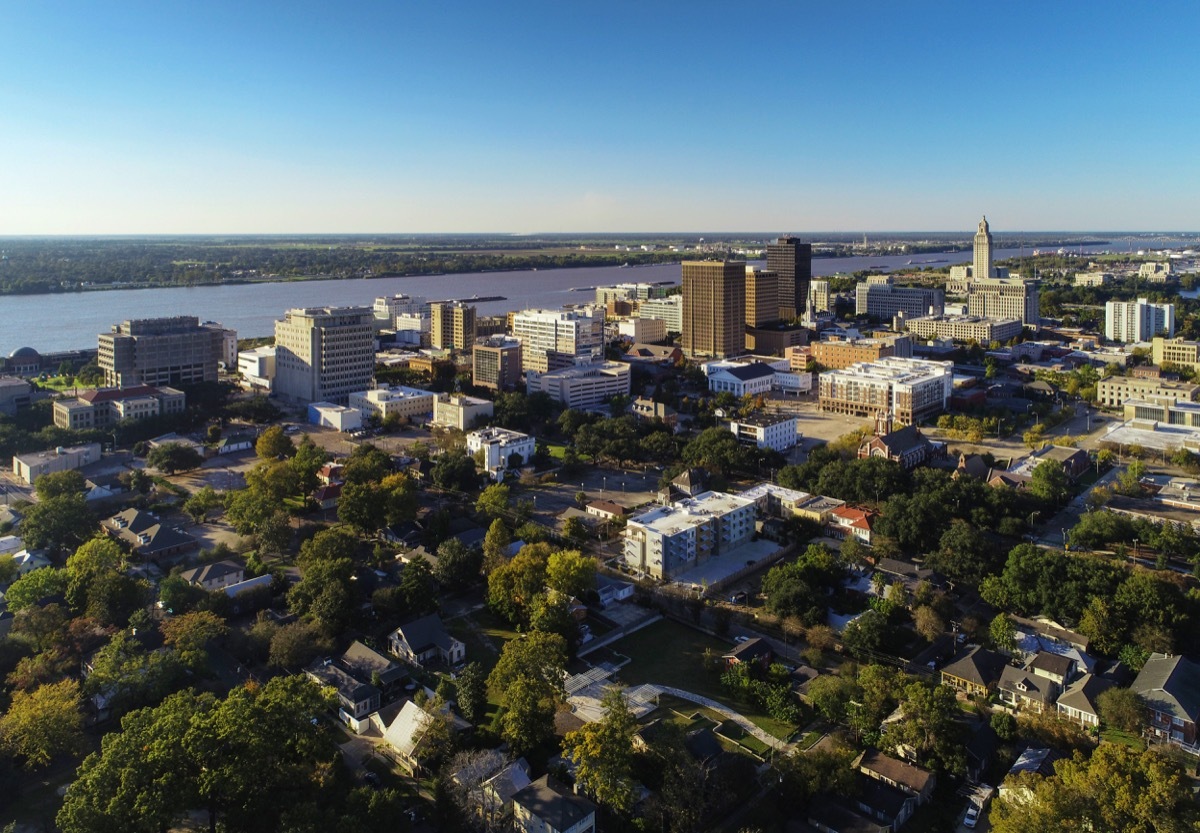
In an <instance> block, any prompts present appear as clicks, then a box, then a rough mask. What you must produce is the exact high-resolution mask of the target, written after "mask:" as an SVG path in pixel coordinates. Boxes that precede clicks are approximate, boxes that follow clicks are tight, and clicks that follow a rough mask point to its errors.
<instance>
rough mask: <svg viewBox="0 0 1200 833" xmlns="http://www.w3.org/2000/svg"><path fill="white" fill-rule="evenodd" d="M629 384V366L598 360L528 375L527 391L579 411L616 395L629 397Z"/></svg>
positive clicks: (622, 363) (526, 376)
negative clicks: (543, 394)
mask: <svg viewBox="0 0 1200 833" xmlns="http://www.w3.org/2000/svg"><path fill="white" fill-rule="evenodd" d="M629 385H630V368H629V365H628V364H625V363H624V362H595V363H592V364H581V365H577V366H575V367H565V368H563V369H562V370H552V371H550V372H549V373H527V374H526V375H525V390H526V392H528V393H531V394H532V393H539V392H543V393H548V394H549V395H550V397H551V398H553V399H554V400H555V401H557V402H561V403H563V404H564V405H566V406H567V407H568V408H574V409H576V410H583V409H586V408H595V407H596V406H598V405H602V404H604V403H605V402H607V401H608V400H610V399H612V398H613V397H614V396H628V395H629V389H630V387H629Z"/></svg>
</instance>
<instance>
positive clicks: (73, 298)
mask: <svg viewBox="0 0 1200 833" xmlns="http://www.w3.org/2000/svg"><path fill="white" fill-rule="evenodd" d="M1107 248H1109V247H1108V246H1085V247H1084V251H1085V252H1093V251H1103V250H1106V249H1107ZM1022 254H1024V255H1028V254H1029V250H1027V249H1026V250H1017V249H998V250H996V252H995V255H994V257H995V258H996V260H1003V259H1005V258H1011V257H1018V256H1020V255H1022ZM970 258H971V253H970V252H944V253H926V254H920V255H895V256H886V257H836V258H813V275H814V276H818V277H823V276H828V275H833V274H836V273H838V272H843V273H850V272H857V271H859V270H862V269H880V270H883V271H890V270H893V269H897V268H900V267H906V266H910V265H911V266H914V267H916V266H945V265H947V264H954V263H966V262H969V261H970ZM658 281H670V282H672V283H678V282H679V264H677V263H664V264H655V265H651V266H634V267H628V268H627V267H621V266H595V267H585V268H576V269H542V270H532V269H531V270H521V271H515V272H486V273H482V274H480V273H471V274H453V275H434V276H425V277H411V278H379V279H371V280H362V279H346V280H328V281H286V282H280V283H254V284H238V285H226V286H195V287H164V288H161V289H113V290H97V291H93V292H69V293H58V294H52V295H7V296H2V297H0V356H7V355H9V354H11V353H12V351H13V350H16V349H17V348H19V347H25V346H29V347H33V348H34V349H36V350H38V351H39V352H42V353H49V352H53V351H56V350H75V349H81V348H85V347H95V346H96V336H97V335H98V334H99V333H102V332H108V331H109V329H110V328H111V327H112V325H113V324H117V323H120V322H121V321H124V320H126V319H129V318H160V317H166V316H172V315H195V316H197V317H199V318H200V320H201V321H219V322H221V323H222V324H223V325H225V326H226V327H231V328H233V329H234V330H236V331H237V333H238V335H239V336H241V337H243V338H253V337H257V336H268V335H272V334H273V333H274V331H275V325H274V322H275V320H276V319H278V318H282V317H283V313H284V311H285V310H287V309H292V308H295V307H322V306H358V305H365V306H370V305H371V304H372V302H373V301H374V300H375V298H377V297H379V296H381V295H395V294H398V293H405V294H407V295H420V296H424V297H426V298H429V299H430V300H441V299H447V298H462V299H469V298H471V297H472V296H475V295H478V296H485V297H486V296H496V295H499V296H503V297H504V298H505V299H506V300H504V301H486V302H482V303H479V304H477V305H476V307H477V309H478V312H479V313H480V314H481V315H494V314H499V313H503V312H507V311H508V310H514V309H528V308H531V307H544V308H552V309H553V308H558V307H561V306H562V305H563V304H570V303H583V302H586V301H590V300H592V299H593V298H594V297H595V295H594V293H592V292H590V291H572V290H573V289H583V288H587V287H596V286H609V285H611V284H616V283H629V282H639V283H654V282H658Z"/></svg>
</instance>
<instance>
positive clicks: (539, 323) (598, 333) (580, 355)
mask: <svg viewBox="0 0 1200 833" xmlns="http://www.w3.org/2000/svg"><path fill="white" fill-rule="evenodd" d="M512 332H513V335H514V336H516V337H517V338H518V339H520V341H521V370H523V371H531V370H532V371H534V372H536V373H545V372H547V371H549V370H560V369H561V368H564V367H571V366H572V365H575V364H581V363H583V364H586V363H587V362H592V361H596V360H598V359H601V358H603V357H604V310H603V309H602V308H600V307H592V306H586V307H576V308H574V309H562V310H549V309H527V310H522V311H521V312H518V313H515V314H514V315H513V320H512Z"/></svg>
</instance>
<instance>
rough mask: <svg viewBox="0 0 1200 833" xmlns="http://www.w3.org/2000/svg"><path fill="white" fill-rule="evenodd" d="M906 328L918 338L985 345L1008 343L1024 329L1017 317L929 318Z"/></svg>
mask: <svg viewBox="0 0 1200 833" xmlns="http://www.w3.org/2000/svg"><path fill="white" fill-rule="evenodd" d="M904 326H905V329H907V330H908V331H909V332H910V333H912V334H913V335H915V336H918V337H919V338H952V339H954V340H955V341H975V342H978V343H980V344H984V345H987V344H991V343H992V342H993V341H1001V342H1003V341H1009V340H1010V339H1014V338H1016V337H1017V336H1019V335H1020V334H1021V330H1023V329H1025V325H1024V324H1022V323H1021V320H1020V319H1018V318H981V317H980V316H978V315H926V316H922V317H921V318H910V319H908V320H907V321H905V322H904Z"/></svg>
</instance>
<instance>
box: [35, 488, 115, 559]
mask: <svg viewBox="0 0 1200 833" xmlns="http://www.w3.org/2000/svg"><path fill="white" fill-rule="evenodd" d="M97 527H98V524H97V523H96V516H95V515H93V514H92V510H91V509H89V508H88V505H87V503H86V502H85V501H84V499H83V495H82V494H75V495H59V496H58V497H52V498H50V499H49V500H43V501H39V502H38V503H35V504H34V505H33V506H30V507H29V509H27V510H26V512H25V519H24V520H22V521H21V540H22V541H24V543H25V546H27V547H29V548H30V549H37V550H60V549H61V550H74V549H75V548H76V547H78V546H79V545H80V544H82V543H83V542H84V541H86V540H87V539H88V538H91V537H92V535H93V534H94V533H95V532H96V529H97Z"/></svg>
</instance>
